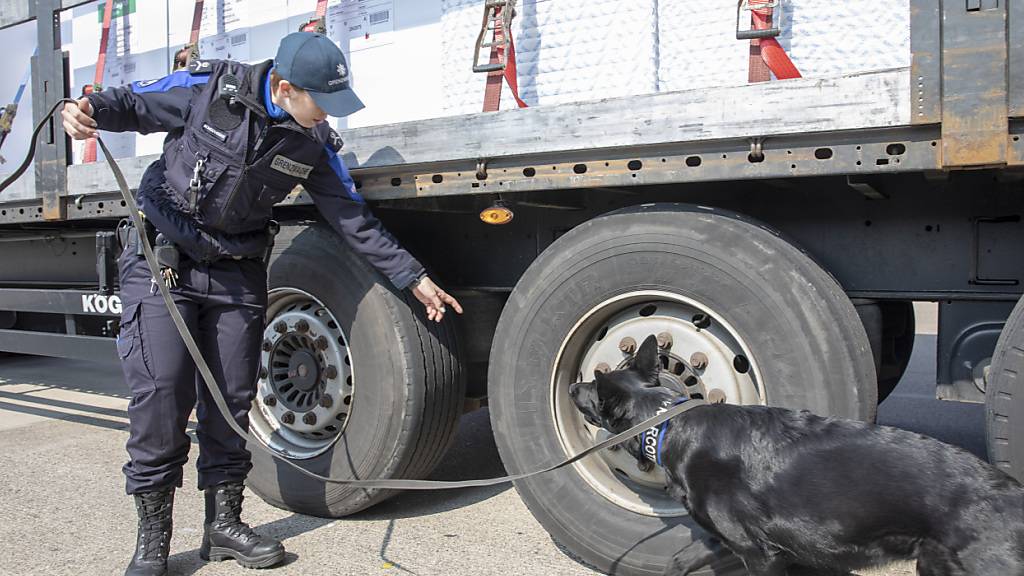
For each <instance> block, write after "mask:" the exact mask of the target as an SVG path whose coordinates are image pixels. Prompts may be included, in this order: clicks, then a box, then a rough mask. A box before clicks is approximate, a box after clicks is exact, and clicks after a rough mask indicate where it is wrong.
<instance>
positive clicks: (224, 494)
mask: <svg viewBox="0 0 1024 576" xmlns="http://www.w3.org/2000/svg"><path fill="white" fill-rule="evenodd" d="M243 488H245V486H244V485H243V484H242V483H241V482H236V483H230V482H229V483H224V484H218V485H217V486H214V487H213V488H207V489H206V524H205V528H204V529H203V545H202V546H200V548H199V557H200V558H202V559H203V560H213V561H220V560H227V559H229V558H234V559H235V560H236V561H237V562H238V563H239V564H241V565H242V566H244V567H245V568H270V567H271V566H273V565H275V564H277V563H278V562H280V561H282V560H284V546H283V545H282V544H281V543H280V542H278V541H277V540H274V539H273V538H268V537H265V536H260V535H259V534H256V533H255V532H253V531H252V528H250V527H249V525H248V524H246V523H244V522H242V520H241V518H240V516H241V515H242V498H243V497H242V489H243Z"/></svg>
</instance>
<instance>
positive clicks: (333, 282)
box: [248, 226, 465, 517]
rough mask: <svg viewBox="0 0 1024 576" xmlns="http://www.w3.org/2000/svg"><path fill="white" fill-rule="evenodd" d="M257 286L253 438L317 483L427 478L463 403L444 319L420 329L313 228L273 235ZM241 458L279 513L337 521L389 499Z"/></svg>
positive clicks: (416, 306)
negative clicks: (264, 300)
mask: <svg viewBox="0 0 1024 576" xmlns="http://www.w3.org/2000/svg"><path fill="white" fill-rule="evenodd" d="M268 283H269V290H270V297H269V305H268V309H267V329H266V331H265V332H264V338H265V340H264V344H263V352H262V357H261V370H260V379H259V382H258V393H257V396H256V398H255V400H254V401H253V410H252V412H251V413H250V428H251V430H252V432H253V434H254V436H255V437H256V438H258V439H259V441H260V443H261V444H263V445H264V446H267V447H269V448H270V449H271V450H272V451H274V452H276V453H278V454H280V455H283V456H286V457H288V458H290V459H291V460H293V461H295V462H296V463H297V464H299V465H301V466H303V467H304V468H306V469H308V470H310V471H313V472H316V473H317V474H321V475H325V476H337V477H342V478H422V477H425V476H427V475H428V474H430V472H431V471H432V470H433V469H434V467H435V466H436V465H437V464H438V462H439V461H440V459H441V457H442V456H443V455H444V453H445V451H446V450H447V448H448V446H449V443H450V442H451V440H452V438H453V436H454V433H455V430H456V427H457V423H458V419H459V416H460V415H461V413H462V407H463V403H464V396H465V380H464V377H463V370H462V366H463V364H462V356H461V352H460V348H459V344H458V342H457V339H456V334H455V330H454V328H453V325H452V321H453V319H451V318H449V319H446V320H445V321H444V322H442V323H440V324H437V323H435V322H428V321H427V320H426V317H425V315H424V313H423V307H422V305H421V304H420V303H419V302H418V301H416V300H415V299H414V298H412V296H410V295H408V294H406V293H402V292H399V291H397V290H395V289H394V288H393V287H392V286H391V284H390V283H389V282H388V281H387V279H386V278H384V277H382V276H381V275H380V274H379V273H378V272H377V271H375V270H373V269H372V268H371V267H370V266H369V264H367V263H366V262H365V261H364V260H363V259H362V258H360V257H359V256H357V255H356V254H354V253H353V252H352V251H351V250H350V249H349V248H348V246H347V245H345V244H344V242H343V241H342V239H340V238H339V237H338V236H337V235H335V234H334V233H332V232H331V231H330V230H329V229H326V228H323V227H319V226H314V227H308V228H306V227H300V226H295V227H285V228H283V229H282V231H281V234H280V235H278V238H277V243H276V246H275V248H274V253H273V257H272V259H271V263H270V270H269V282H268ZM249 450H250V451H251V452H252V455H253V465H254V467H253V470H252V471H251V472H250V474H249V478H248V484H249V486H250V487H251V488H252V489H253V491H255V492H256V493H257V494H258V495H259V496H260V497H262V498H263V499H264V500H266V501H267V502H269V503H270V504H273V505H274V506H278V507H280V508H284V509H287V510H291V511H294V512H299V513H302V514H309V515H313V516H321V517H340V516H345V515H348V514H353V513H355V512H358V511H360V510H362V509H364V508H367V507H369V506H371V505H373V504H376V503H377V502H380V501H382V500H384V499H385V498H387V497H388V496H390V495H391V494H392V493H393V492H392V491H387V490H364V489H355V488H350V487H346V486H341V485H337V484H328V485H324V484H322V483H320V482H317V481H315V480H312V479H310V478H308V477H306V476H303V475H301V474H300V473H298V472H296V471H295V470H293V469H292V468H291V467H289V466H287V465H284V464H282V463H280V462H278V461H277V460H275V459H273V458H271V457H270V456H269V455H268V454H266V453H265V452H263V451H261V450H259V449H257V448H256V447H255V446H250V447H249Z"/></svg>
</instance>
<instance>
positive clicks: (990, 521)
mask: <svg viewBox="0 0 1024 576" xmlns="http://www.w3.org/2000/svg"><path fill="white" fill-rule="evenodd" d="M658 369H659V362H658V349H657V343H656V340H655V338H654V337H653V336H651V337H650V338H647V339H646V340H645V341H644V343H643V345H642V346H641V347H640V349H639V351H638V352H637V356H636V359H635V361H634V362H633V365H632V366H631V367H629V368H627V369H624V370H615V371H612V372H609V373H607V374H600V373H598V374H595V378H596V380H594V381H593V382H580V383H576V384H573V385H572V386H571V387H570V395H571V396H572V398H573V400H574V402H575V403H576V406H577V407H578V408H579V409H580V411H581V412H583V414H584V416H585V417H586V419H587V420H588V421H590V422H591V423H593V424H595V425H597V426H600V427H603V428H606V429H608V430H609V431H610V432H612V433H618V432H622V431H624V430H626V429H628V428H630V427H631V426H634V425H636V424H639V423H640V422H642V421H644V420H646V419H648V418H650V417H651V416H653V415H654V414H655V413H656V412H657V410H658V409H659V408H660V407H661V406H663V405H664V404H665V403H666V401H671V400H672V399H674V398H676V397H677V396H678V394H677V393H676V392H674V391H672V390H670V389H668V388H664V387H661V386H658V376H657V375H658ZM666 426H667V427H668V428H667V430H666V432H665V440H664V443H663V445H662V462H663V464H664V467H665V473H666V476H667V479H668V484H669V491H670V494H671V495H672V496H673V497H674V498H677V499H678V500H680V501H681V502H682V503H683V504H684V505H685V507H686V508H687V510H689V512H690V515H691V516H692V517H693V519H694V520H695V521H696V522H697V523H698V524H700V526H701V527H702V528H704V529H705V530H707V531H708V532H709V533H710V534H711V535H712V539H711V540H712V541H714V540H715V539H717V541H719V542H721V543H723V544H725V545H726V546H727V547H728V548H729V549H730V550H732V551H733V552H734V553H735V554H736V555H737V556H739V557H740V559H742V560H743V562H744V564H746V567H747V570H748V571H749V572H750V574H752V575H754V576H781V575H784V574H786V572H787V568H788V567H790V566H806V567H810V568H812V569H815V570H816V571H818V572H825V573H837V574H844V573H846V572H848V571H850V570H855V569H859V568H865V567H869V566H876V565H879V564H885V563H887V562H890V561H892V560H897V559H910V558H916V559H917V573H918V574H919V575H920V576H952V575H972V576H1022V575H1024V488H1022V487H1021V485H1020V484H1019V483H1018V482H1017V481H1016V480H1014V479H1013V478H1011V477H1010V476H1008V475H1007V474H1005V473H1003V472H1002V471H1000V470H998V469H997V468H995V467H993V466H990V465H988V464H986V463H985V462H982V461H981V460H979V459H978V458H976V457H975V456H973V455H971V454H969V453H967V452H965V451H963V450H960V449H958V448H955V447H953V446H950V445H947V444H943V443H942V442H939V441H937V440H935V439H932V438H929V437H926V436H922V435H920V434H914V433H911V432H907V431H904V430H899V429H896V428H889V427H885V426H875V425H872V424H866V423H863V422H856V421H851V420H842V419H838V418H822V417H820V416H816V415H814V414H811V413H810V412H807V411H802V412H796V411H792V410H786V409H782V408H769V407H764V406H734V405H728V404H717V405H706V406H698V407H696V408H693V409H692V410H689V411H687V412H684V413H683V414H681V415H679V416H676V417H675V418H673V419H672V420H670V421H669V422H668V423H666ZM639 446H640V445H639V443H630V444H628V445H627V449H628V450H630V451H631V452H632V453H633V455H634V456H636V457H637V458H638V460H639V459H642V458H643V456H642V454H640V453H639ZM694 550H699V551H698V552H694ZM711 557H712V555H711V554H709V553H708V551H707V548H704V547H701V546H691V547H688V548H684V549H683V550H682V551H681V552H680V553H679V554H677V555H676V556H675V557H674V558H673V560H672V563H671V565H670V566H669V567H668V570H667V571H666V574H689V573H690V572H692V571H695V570H697V569H698V568H699V567H701V566H703V565H705V564H706V563H707V562H708V561H709V560H710V559H711Z"/></svg>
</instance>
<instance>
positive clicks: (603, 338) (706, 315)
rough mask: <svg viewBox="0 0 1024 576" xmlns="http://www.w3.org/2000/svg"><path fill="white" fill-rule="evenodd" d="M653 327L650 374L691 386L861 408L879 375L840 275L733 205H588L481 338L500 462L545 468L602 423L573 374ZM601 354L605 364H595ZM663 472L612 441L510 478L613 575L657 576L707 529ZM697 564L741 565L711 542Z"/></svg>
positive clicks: (571, 544) (599, 434)
mask: <svg viewBox="0 0 1024 576" xmlns="http://www.w3.org/2000/svg"><path fill="white" fill-rule="evenodd" d="M649 334H659V335H661V338H662V341H663V343H665V344H666V346H665V347H664V348H663V349H662V352H661V361H662V367H663V370H662V373H661V379H662V383H663V384H664V385H666V386H671V387H675V388H677V389H680V390H685V391H686V392H687V393H689V394H690V395H692V396H698V397H704V398H707V399H710V400H716V399H724V400H725V401H728V402H732V403H740V404H768V405H773V406H785V407H789V408H805V409H809V410H812V411H814V412H816V413H819V414H831V415H837V416H843V417H847V418H859V419H863V420H870V419H872V418H874V414H875V410H876V375H875V368H874V362H873V359H872V353H871V349H870V344H869V343H868V340H867V336H866V334H865V332H864V327H863V325H862V324H861V321H860V319H859V318H858V316H857V313H856V311H855V310H854V307H853V304H852V303H851V302H850V300H849V298H847V296H846V294H845V293H844V292H843V290H842V289H841V288H840V286H839V285H838V284H837V283H836V281H835V280H834V279H833V278H832V277H831V276H830V275H829V274H827V273H826V272H825V271H824V270H822V269H821V268H820V267H819V266H818V265H816V264H815V263H814V262H813V261H812V260H811V259H810V258H809V257H808V256H807V255H805V254H804V253H802V252H801V251H800V250H798V249H797V248H795V247H794V246H793V245H792V244H790V243H788V242H786V241H785V240H783V239H781V238H780V237H779V236H778V235H777V234H775V233H773V232H772V231H770V230H768V229H767V228H765V227H763V226H762V225H759V224H757V223H755V222H752V221H750V220H747V219H745V218H744V217H742V216H740V215H737V214H733V213H728V212H725V211H720V210H715V209H710V208H700V207H695V206H687V205H677V204H672V205H647V206H642V207H636V208H630V209H627V210H623V211H619V212H614V213H611V214H608V215H605V216H602V217H599V218H595V219H593V220H591V221H589V222H586V223H584V224H582V225H580V226H578V227H577V228H575V229H573V230H572V231H570V232H569V233H567V234H566V235H564V236H562V237H561V238H559V239H558V240H557V241H556V242H555V243H554V244H552V245H551V246H550V247H549V248H548V249H547V250H545V251H544V252H543V253H542V254H541V255H540V256H539V257H538V258H537V260H536V261H535V262H534V263H533V264H532V265H531V266H530V268H529V269H528V270H527V272H526V273H525V274H524V276H523V277H522V279H521V280H520V281H519V283H518V284H517V286H516V287H515V289H514V290H513V292H512V294H511V296H510V298H509V300H508V303H507V304H506V306H505V309H504V310H503V313H502V315H501V319H500V321H499V324H498V328H497V332H496V334H495V338H494V343H493V347H492V349H491V360H490V373H489V396H490V406H491V422H492V427H493V429H494V434H495V439H496V441H497V445H498V449H499V451H500V454H501V457H502V461H503V462H504V464H505V466H506V468H507V469H508V471H509V473H520V472H525V471H530V470H536V469H540V468H543V467H544V466H546V465H550V464H552V463H554V462H557V461H560V460H562V459H564V458H566V457H567V456H569V455H572V454H576V453H578V452H580V451H582V450H583V449H584V448H586V447H588V446H590V445H592V444H593V443H594V442H595V441H596V440H597V439H603V438H605V437H607V432H605V431H603V430H596V429H594V428H593V427H591V426H590V425H589V424H587V423H586V422H585V421H584V420H583V418H582V416H581V415H580V414H579V412H578V411H577V410H576V409H575V407H574V406H572V404H571V400H570V399H569V396H568V388H569V385H570V384H571V383H572V382H573V381H576V380H579V379H581V378H583V379H587V380H590V379H592V378H593V376H592V375H593V372H594V371H595V370H596V369H602V370H607V369H615V368H616V367H621V366H624V365H625V364H626V363H627V362H628V361H629V360H630V358H631V351H632V350H631V344H636V343H639V342H642V341H643V339H644V338H645V337H646V336H647V335H649ZM602 365H604V366H602ZM664 482H665V478H664V474H663V473H662V472H660V470H658V469H655V470H654V471H653V472H650V473H644V472H641V471H640V470H638V469H637V467H636V462H635V460H634V459H632V458H631V457H630V456H628V454H627V453H626V452H625V451H624V450H618V451H604V452H602V453H600V454H597V455H594V456H591V457H589V458H587V459H585V460H583V461H581V462H579V463H577V464H575V465H573V466H571V467H567V468H563V469H561V470H558V471H556V472H554V473H550V474H546V475H544V476H541V477H534V478H529V479H527V480H523V481H520V482H517V483H516V488H517V489H518V491H519V494H520V495H521V497H522V499H523V501H524V502H525V503H526V505H527V506H528V508H529V509H530V511H531V512H532V513H533V515H534V516H535V517H536V518H537V520H538V521H539V522H540V523H541V524H542V525H543V526H544V527H545V528H546V529H547V530H548V532H549V533H550V534H551V535H552V536H553V537H554V539H555V540H557V541H558V542H560V543H561V544H562V545H564V546H565V547H566V548H567V549H568V550H569V551H570V552H571V553H572V554H573V555H575V556H577V557H579V558H580V559H582V560H583V561H584V562H586V563H588V564H590V565H592V566H595V567H597V568H598V569H600V570H602V571H604V572H606V573H608V574H616V575H626V576H641V575H642V576H653V575H660V574H662V572H663V571H664V569H665V566H666V564H667V563H668V561H669V560H670V558H671V556H672V555H673V554H675V553H676V552H677V551H679V550H681V549H682V548H683V547H686V546H703V545H704V544H703V543H702V542H703V540H702V536H704V533H703V531H701V530H700V528H699V527H697V526H696V524H695V523H693V522H692V520H690V519H689V518H688V517H687V515H686V513H685V510H684V509H683V507H682V505H681V504H679V503H678V502H675V501H673V500H672V499H671V498H669V497H668V496H667V494H666V492H665V489H664ZM718 558H719V559H718V560H716V561H715V563H713V565H711V566H709V567H708V568H707V569H706V570H705V572H704V573H706V574H718V575H721V574H730V575H732V574H742V573H743V570H742V567H741V565H740V564H738V563H737V562H736V561H735V559H734V558H731V559H730V558H728V557H726V556H719V557H718Z"/></svg>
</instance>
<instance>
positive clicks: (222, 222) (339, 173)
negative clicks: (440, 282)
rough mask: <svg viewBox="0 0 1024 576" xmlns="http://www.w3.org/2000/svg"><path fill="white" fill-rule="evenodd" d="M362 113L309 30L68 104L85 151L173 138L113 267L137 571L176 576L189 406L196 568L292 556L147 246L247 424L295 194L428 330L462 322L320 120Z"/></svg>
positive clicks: (152, 170) (72, 131) (336, 62)
mask: <svg viewBox="0 0 1024 576" xmlns="http://www.w3.org/2000/svg"><path fill="white" fill-rule="evenodd" d="M362 107H363V104H362V102H360V100H359V98H358V97H357V96H356V95H355V93H354V92H353V91H352V90H351V88H350V87H349V70H348V65H347V63H346V61H345V57H344V56H343V55H342V52H341V50H339V49H338V47H337V46H335V45H334V43H333V42H331V41H330V40H329V39H327V38H326V37H324V36H323V35H320V34H316V33H312V32H296V33H293V34H290V35H288V36H287V37H285V38H284V39H283V40H282V41H281V44H280V46H279V47H278V52H277V56H276V57H275V58H274V60H271V61H266V62H263V63H261V64H256V65H251V66H250V65H246V64H241V63H237V62H230V61H203V60H199V61H196V62H193V63H192V64H191V65H190V66H189V68H188V69H186V70H180V71H177V72H174V73H172V74H171V75H169V76H167V77H164V78H161V79H159V80H154V81H149V82H136V83H132V84H131V85H128V86H123V87H118V88H112V89H108V90H104V91H102V92H99V93H94V94H90V95H88V96H87V97H85V98H82V99H81V100H79V101H78V106H77V107H74V106H68V107H65V109H64V111H63V113H62V115H63V123H64V129H65V131H66V132H67V133H68V134H69V135H70V136H71V137H73V138H75V139H79V140H80V139H84V138H88V137H90V136H93V135H95V134H96V130H97V129H102V130H108V131H114V132H122V131H134V132H140V133H143V134H147V133H150V132H161V131H164V132H167V133H168V135H167V138H166V140H165V142H164V152H163V154H162V155H161V157H160V159H159V160H157V161H155V162H154V163H153V164H152V165H150V166H149V167H148V168H147V170H146V172H145V174H144V175H143V178H142V182H141V184H140V186H139V189H138V192H137V196H138V200H139V207H140V210H141V211H142V212H143V214H144V216H145V221H146V229H145V230H138V231H136V230H128V231H127V232H126V233H125V234H123V240H124V242H125V244H126V247H125V249H124V250H123V252H122V253H121V256H120V259H119V267H120V281H121V299H122V302H123V312H122V317H121V331H120V335H119V337H118V343H117V348H118V353H119V355H120V357H121V359H122V366H123V369H124V374H125V379H126V380H127V382H128V385H129V388H130V391H131V401H130V403H129V407H128V417H129V420H130V432H129V437H128V443H127V450H128V454H129V458H130V460H129V461H128V463H127V464H125V466H124V473H125V476H126V478H127V482H126V489H127V492H128V494H131V495H134V499H135V504H136V507H137V509H138V515H139V524H138V540H137V545H136V550H135V554H134V556H133V557H132V560H131V563H130V565H129V567H128V570H127V572H126V574H127V575H147V576H150V575H158V574H165V573H166V566H167V554H168V549H169V540H170V537H171V507H172V503H173V497H174V490H175V488H176V487H180V486H181V483H182V466H183V464H184V463H185V462H186V460H187V454H188V449H189V443H190V442H189V437H188V435H187V434H186V433H185V427H186V424H187V423H188V416H189V413H190V412H191V410H192V408H193V407H194V406H195V407H196V409H197V417H198V421H199V426H198V429H197V435H198V437H199V451H200V453H199V458H198V461H197V468H198V472H199V488H200V489H201V490H205V497H206V519H205V529H204V532H203V540H202V545H201V547H200V556H202V558H203V559H205V560H224V559H229V558H234V559H235V560H236V561H238V563H240V564H242V565H243V566H246V567H249V568H265V567H269V566H273V565H275V564H277V563H278V562H280V561H281V560H282V559H283V558H284V547H283V546H282V545H281V543H280V542H278V541H277V540H274V539H272V538H269V537H266V536H260V535H258V534H256V533H255V532H253V530H252V529H251V528H250V527H249V526H248V525H247V524H246V523H244V522H242V520H241V518H240V514H241V505H242V489H243V481H244V480H245V477H246V474H247V473H248V471H249V469H250V468H251V467H252V464H251V462H250V454H249V452H248V451H246V449H245V442H244V441H243V440H242V439H241V438H239V437H238V436H237V435H236V434H234V432H232V431H231V429H230V428H229V427H228V425H227V422H226V421H224V419H223V418H222V416H221V414H220V412H219V411H218V410H217V409H216V406H215V405H214V404H213V400H212V398H211V396H210V394H209V392H208V391H207V389H206V387H205V386H204V385H202V380H201V378H199V377H198V376H197V371H196V367H195V364H194V363H193V362H192V360H191V358H190V357H189V355H188V353H187V351H186V349H185V347H184V344H183V343H182V342H181V339H180V337H179V336H178V334H177V332H176V330H175V328H174V326H173V324H172V322H171V319H170V315H169V313H168V311H167V310H166V308H165V306H164V303H163V300H162V298H161V296H160V295H159V292H158V287H157V286H156V284H155V282H157V281H158V280H156V279H154V278H152V277H151V274H150V271H149V269H148V267H147V265H146V262H145V259H144V257H142V256H141V251H140V250H139V249H138V242H139V239H138V235H139V234H147V235H148V236H147V237H148V238H150V240H151V241H152V242H153V243H154V245H156V246H157V247H158V252H159V254H158V255H159V260H160V265H161V267H162V269H161V278H160V280H159V281H161V282H166V283H167V284H168V285H169V286H171V287H172V289H171V292H172V295H173V297H174V301H175V303H176V304H177V307H178V310H179V311H180V312H181V314H182V316H183V317H184V318H185V320H186V321H187V322H188V324H189V328H190V330H191V331H192V333H193V335H194V336H195V337H196V339H197V341H198V342H199V344H200V346H201V348H202V349H203V351H204V355H205V357H206V359H207V361H208V362H209V364H210V368H211V370H212V371H213V374H214V375H215V376H216V379H217V384H218V386H219V387H220V389H221V391H222V392H223V394H224V396H225V398H226V399H227V402H228V405H229V407H230V410H231V412H232V415H233V417H234V418H235V421H236V422H237V423H238V424H239V425H240V426H242V427H243V428H247V427H248V413H249V408H250V404H251V402H252V399H253V397H254V395H255V392H256V389H255V386H256V371H257V368H258V359H259V347H260V342H261V338H262V331H263V327H264V315H265V307H266V303H267V276H266V269H265V265H264V261H263V257H264V254H265V253H266V252H267V248H268V244H269V243H270V242H271V241H272V236H271V234H270V232H268V222H270V216H271V211H272V207H273V206H274V204H276V203H277V202H279V201H280V200H282V199H283V198H284V197H285V196H286V195H287V194H288V192H289V191H290V190H291V189H292V188H293V187H294V186H295V185H296V184H300V183H301V184H302V185H303V186H304V187H305V189H306V190H307V191H308V192H309V193H310V195H311V196H312V198H313V200H314V203H315V204H316V206H317V208H318V210H319V212H320V214H321V215H322V217H323V218H324V219H325V220H327V221H328V222H330V224H331V225H332V226H333V227H334V228H335V229H336V230H337V231H338V232H339V233H340V234H341V235H342V236H343V237H344V238H345V239H346V240H347V242H348V244H349V245H350V246H352V247H353V248H354V249H355V250H357V251H358V252H360V253H362V254H363V255H364V256H365V257H366V258H367V260H368V261H369V262H370V263H371V264H373V265H374V266H375V267H376V268H377V269H378V270H379V271H380V272H381V273H383V274H384V275H385V276H387V277H388V279H389V280H390V281H391V283H392V284H394V286H395V287H396V288H398V289H400V290H403V289H411V290H412V293H413V294H414V295H415V297H416V298H417V300H419V301H420V302H421V303H422V304H423V305H424V306H425V307H426V312H427V317H428V318H429V319H430V320H432V321H438V322H440V321H441V319H442V318H443V317H444V315H445V312H446V310H447V307H449V306H450V307H451V308H452V309H454V310H455V311H456V312H459V313H461V312H462V308H461V306H460V305H459V303H458V302H457V301H456V300H455V299H454V298H453V297H452V296H450V295H448V294H447V293H445V292H444V291H443V290H441V289H440V288H438V287H437V285H435V284H434V283H433V282H432V281H431V280H430V278H429V277H427V276H426V274H425V272H424V269H423V266H422V265H421V264H420V263H419V262H417V261H416V260H415V259H414V258H413V257H412V256H410V255H409V253H408V252H406V251H405V250H404V249H402V248H401V247H400V246H399V245H398V243H397V242H396V241H395V239H394V237H393V236H391V235H390V234H389V233H388V232H387V231H386V230H385V229H384V228H383V227H382V226H381V224H380V222H379V221H378V220H377V219H376V218H374V216H373V215H372V214H371V213H370V211H369V209H368V208H367V206H366V203H365V202H364V201H363V199H362V198H361V197H360V196H359V194H358V192H356V189H355V185H354V183H353V181H352V178H351V177H350V176H349V173H348V170H347V169H346V167H345V165H344V164H343V163H342V161H341V159H340V158H339V156H338V154H337V152H338V150H339V149H340V148H341V145H342V142H341V139H340V138H339V137H338V135H337V133H335V132H334V131H333V130H332V129H331V128H330V127H329V126H328V125H327V124H326V123H325V122H324V121H325V120H326V118H327V116H347V115H349V114H352V113H353V112H356V111H357V110H359V109H361V108H362ZM197 394H198V396H197Z"/></svg>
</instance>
